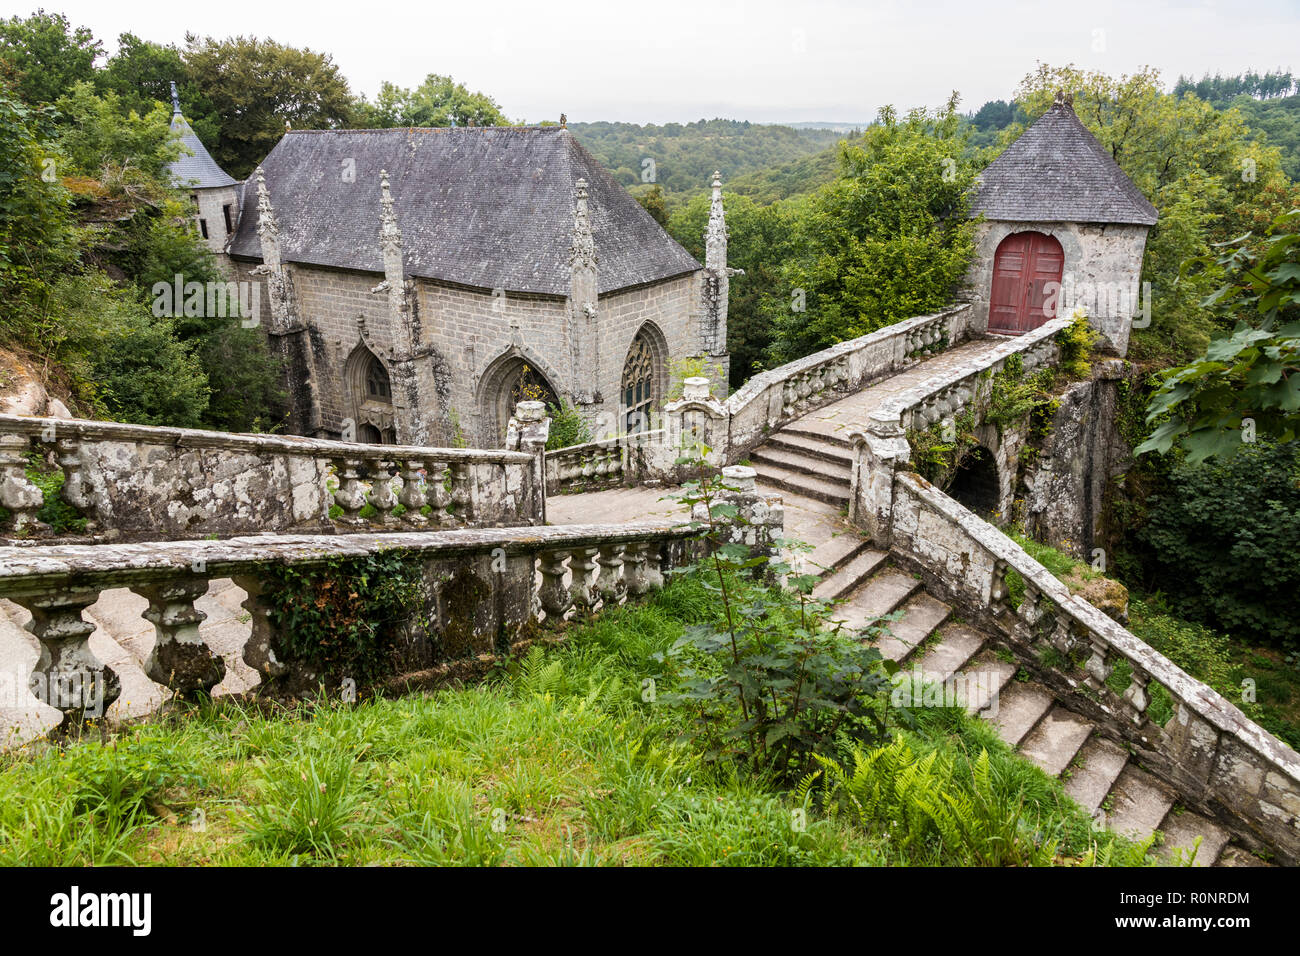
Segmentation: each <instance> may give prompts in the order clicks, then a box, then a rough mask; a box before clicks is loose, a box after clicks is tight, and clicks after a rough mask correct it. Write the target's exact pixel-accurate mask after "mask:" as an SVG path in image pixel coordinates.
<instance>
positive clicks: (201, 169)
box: [167, 107, 238, 189]
mask: <svg viewBox="0 0 1300 956" xmlns="http://www.w3.org/2000/svg"><path fill="white" fill-rule="evenodd" d="M172 132H173V133H178V134H179V135H180V138H181V142H182V143H184V144H185V145H186V146H188V147H189V149H190V152H192V153H193V154H194V155H193V156H188V155H185V154H184V153H182V154H181V157H180V158H179V159H178V160H176V162H174V163H172V164H170V165H169V166H168V167H167V169H168V170H169V171H170V172H171V174H172V182H174V183H176V185H178V186H190V187H192V188H195V189H211V188H213V187H215V186H233V185H235V184H236V182H238V180H235V179H233V178H231V177H230V176H228V175H226V171H225V170H224V169H222V168H221V167H220V166H218V165H217V161H216V160H215V159H213V158H212V154H211V153H209V152H208V150H207V147H206V146H204V145H203V143H202V142H201V141H200V140H199V138H198V136H196V135H195V133H194V130H192V129H191V128H190V124H189V123H187V122H185V117H184V116H182V115H181V111H180V108H179V107H177V108H176V109H175V111H174V112H173V113H172Z"/></svg>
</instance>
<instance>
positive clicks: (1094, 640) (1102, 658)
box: [1084, 635, 1115, 690]
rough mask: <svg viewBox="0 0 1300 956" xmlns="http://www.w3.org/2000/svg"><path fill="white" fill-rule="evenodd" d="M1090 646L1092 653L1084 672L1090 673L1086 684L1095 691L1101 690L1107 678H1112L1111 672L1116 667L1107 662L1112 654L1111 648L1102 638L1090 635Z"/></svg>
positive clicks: (1085, 679)
mask: <svg viewBox="0 0 1300 956" xmlns="http://www.w3.org/2000/svg"><path fill="white" fill-rule="evenodd" d="M1088 644H1089V648H1090V650H1091V651H1092V653H1091V654H1089V656H1088V660H1087V662H1086V663H1085V664H1084V670H1086V671H1087V672H1088V676H1087V677H1085V678H1084V683H1085V684H1087V685H1088V686H1089V687H1091V688H1092V689H1093V690H1101V689H1102V687H1103V686H1104V685H1105V683H1106V678H1108V677H1110V672H1111V671H1112V670H1114V669H1115V667H1114V665H1113V664H1111V663H1109V662H1108V661H1107V660H1106V658H1107V656H1108V655H1109V653H1110V646H1109V645H1108V644H1107V643H1106V642H1105V641H1103V640H1102V639H1101V638H1100V637H1096V636H1093V635H1089V638H1088Z"/></svg>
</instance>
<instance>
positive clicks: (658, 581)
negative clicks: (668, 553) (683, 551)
mask: <svg viewBox="0 0 1300 956" xmlns="http://www.w3.org/2000/svg"><path fill="white" fill-rule="evenodd" d="M641 554H642V556H644V558H645V568H644V570H643V571H642V572H641V574H642V577H644V579H645V589H646V591H647V592H648V591H658V590H661V589H662V588H663V586H664V572H663V552H662V551H661V550H660V546H659V542H658V541H647V542H645V543H644V544H643V545H641Z"/></svg>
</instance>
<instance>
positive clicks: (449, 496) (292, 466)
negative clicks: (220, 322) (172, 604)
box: [0, 416, 545, 540]
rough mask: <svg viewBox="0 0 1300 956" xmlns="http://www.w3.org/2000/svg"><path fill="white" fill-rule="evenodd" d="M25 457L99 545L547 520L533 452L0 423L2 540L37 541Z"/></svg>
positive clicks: (37, 421) (36, 493)
mask: <svg viewBox="0 0 1300 956" xmlns="http://www.w3.org/2000/svg"><path fill="white" fill-rule="evenodd" d="M32 450H35V451H38V452H42V453H44V454H45V455H46V456H47V461H48V462H50V463H51V464H50V467H51V468H52V469H54V468H57V469H59V470H60V471H61V472H62V474H63V485H62V489H61V495H62V498H63V500H64V501H65V502H67V503H68V504H69V505H71V506H72V507H73V508H74V509H76V510H77V511H78V512H79V513H80V514H81V515H82V516H84V517H85V518H87V519H88V520H89V522H90V526H89V528H88V532H89V533H91V534H93V535H95V536H97V537H98V538H101V539H108V540H167V539H178V538H197V537H204V536H209V535H216V536H228V535H237V534H254V533H266V532H278V533H282V532H289V531H326V532H331V533H332V532H334V531H336V530H342V531H359V530H366V529H367V528H368V527H369V526H370V524H371V521H370V520H368V519H365V518H362V517H361V514H360V513H361V511H362V510H363V509H364V508H365V506H366V505H367V504H369V505H370V506H371V508H373V509H374V511H375V517H374V523H375V524H377V525H378V526H381V527H383V526H387V527H393V528H398V527H408V528H412V529H422V528H425V527H430V526H432V527H435V528H436V527H456V526H462V527H464V526H469V527H484V526H492V525H498V526H499V525H511V526H522V525H532V524H540V523H542V522H543V521H544V520H545V500H544V491H543V484H542V466H541V461H540V456H539V455H537V454H536V453H535V452H524V451H478V450H469V449H455V448H420V447H405V446H397V445H362V444H356V443H351V442H332V441H322V440H319V439H310V438H294V437H288V436H280V435H236V434H227V433H224V432H206V431H199V430H196V429H181V428H156V427H151V426H145V425H124V424H119V423H115V422H92V421H82V420H78V419H52V418H23V417H18V416H0V504H2V505H4V506H5V507H6V508H7V509H8V510H9V511H10V512H11V513H12V515H11V517H10V518H9V519H7V522H6V525H5V526H3V531H4V533H8V534H25V535H28V536H37V537H39V536H40V534H41V533H42V531H41V529H40V528H39V527H38V526H37V525H36V523H35V514H36V512H37V511H38V510H39V508H40V505H41V503H42V501H41V498H42V496H41V492H40V490H39V489H38V488H36V487H35V486H34V485H33V484H32V483H31V482H30V481H29V480H28V479H27V477H26V474H25V469H26V459H25V457H24V456H25V455H26V454H27V453H28V452H29V451H32ZM398 504H401V505H402V509H401V512H400V518H399V514H398V509H397V505H398ZM335 505H337V506H338V508H339V510H340V512H341V514H340V515H339V516H337V517H333V518H332V517H331V516H330V511H331V509H332V508H333V507H334V506H335ZM426 508H427V512H425V509H426ZM422 512H425V513H422Z"/></svg>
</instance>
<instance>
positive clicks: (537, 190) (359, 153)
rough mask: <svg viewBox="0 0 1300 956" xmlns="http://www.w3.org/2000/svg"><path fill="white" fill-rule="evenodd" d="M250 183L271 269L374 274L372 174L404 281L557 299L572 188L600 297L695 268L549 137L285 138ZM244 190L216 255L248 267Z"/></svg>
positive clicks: (622, 193)
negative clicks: (580, 201)
mask: <svg viewBox="0 0 1300 956" xmlns="http://www.w3.org/2000/svg"><path fill="white" fill-rule="evenodd" d="M349 161H351V162H350V163H349ZM262 169H263V170H264V173H265V176H266V185H267V191H268V192H269V194H270V199H271V207H272V209H274V211H275V220H276V224H277V226H278V228H279V235H280V253H281V257H282V258H283V259H285V260H287V261H291V262H299V263H310V264H315V265H323V266H334V267H337V268H347V269H361V270H366V271H371V272H382V271H383V263H382V260H381V258H380V246H379V213H380V203H379V172H380V170H381V169H382V170H387V172H388V178H389V182H390V184H391V190H392V195H393V200H394V207H395V210H396V214H397V222H398V226H399V227H400V229H401V231H402V252H403V255H404V257H405V260H406V271H407V274H408V275H412V276H420V277H424V278H429V279H436V280H442V281H446V282H452V283H456V284H460V285H467V286H473V287H477V288H484V289H496V288H503V289H506V290H508V291H512V292H526V293H539V294H547V295H559V296H563V295H567V294H568V292H569V246H570V243H571V241H572V236H573V218H574V185H575V183H576V182H577V181H578V180H579V179H586V180H587V183H588V199H589V204H590V209H591V222H592V231H593V233H594V235H595V240H596V253H597V255H598V257H599V267H598V273H597V274H598V282H599V291H600V292H602V293H606V292H613V291H615V290H617V289H624V288H627V287H628V286H634V285H641V284H643V283H647V282H655V281H658V280H661V279H667V278H670V277H673V276H679V275H683V274H685V273H689V272H694V271H696V270H697V269H700V268H702V267H701V265H700V264H699V263H698V262H697V261H696V260H695V259H694V258H692V257H691V255H690V253H688V252H687V251H686V250H685V249H683V248H682V247H681V246H679V245H678V244H677V243H676V242H674V241H673V239H672V238H671V237H670V236H669V235H668V234H667V233H666V232H665V231H664V230H663V229H662V228H660V226H659V224H658V223H657V222H655V221H654V219H652V218H651V217H650V214H649V213H647V212H646V211H645V210H644V209H643V208H642V207H641V204H640V203H638V202H637V201H636V200H635V199H633V198H632V197H631V196H630V195H628V193H627V190H625V189H624V188H623V187H622V186H620V185H619V184H618V183H617V182H615V181H614V179H613V178H612V177H611V176H610V175H609V174H608V173H607V172H606V171H605V170H604V169H603V168H602V167H601V165H600V164H599V163H598V162H597V161H596V159H595V157H593V156H592V155H591V154H590V153H588V152H587V151H586V150H585V149H583V148H582V146H580V145H579V144H578V142H577V141H576V140H575V139H574V138H573V134H572V133H570V132H569V131H568V130H567V129H565V128H563V127H559V126H544V127H459V128H450V129H389V130H293V131H292V132H288V133H286V134H285V136H284V138H283V139H282V140H280V142H279V143H278V144H277V145H276V147H275V149H273V150H271V153H270V155H268V156H267V157H266V159H265V160H264V161H263V163H262ZM345 171H354V172H355V176H354V177H353V181H351V182H349V181H348V180H347V178H346V177H345V176H344V175H343V173H344V172H345ZM256 180H257V177H256V176H249V177H248V179H247V181H245V183H244V190H243V199H242V203H241V208H242V210H243V214H242V215H241V216H240V222H239V229H238V231H237V232H236V234H235V236H234V237H233V238H232V240H231V244H230V246H229V247H228V251H229V252H230V253H231V254H232V255H236V256H241V257H248V258H252V259H260V258H261V247H260V245H259V243H258V237H257V224H258V214H257V183H256Z"/></svg>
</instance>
